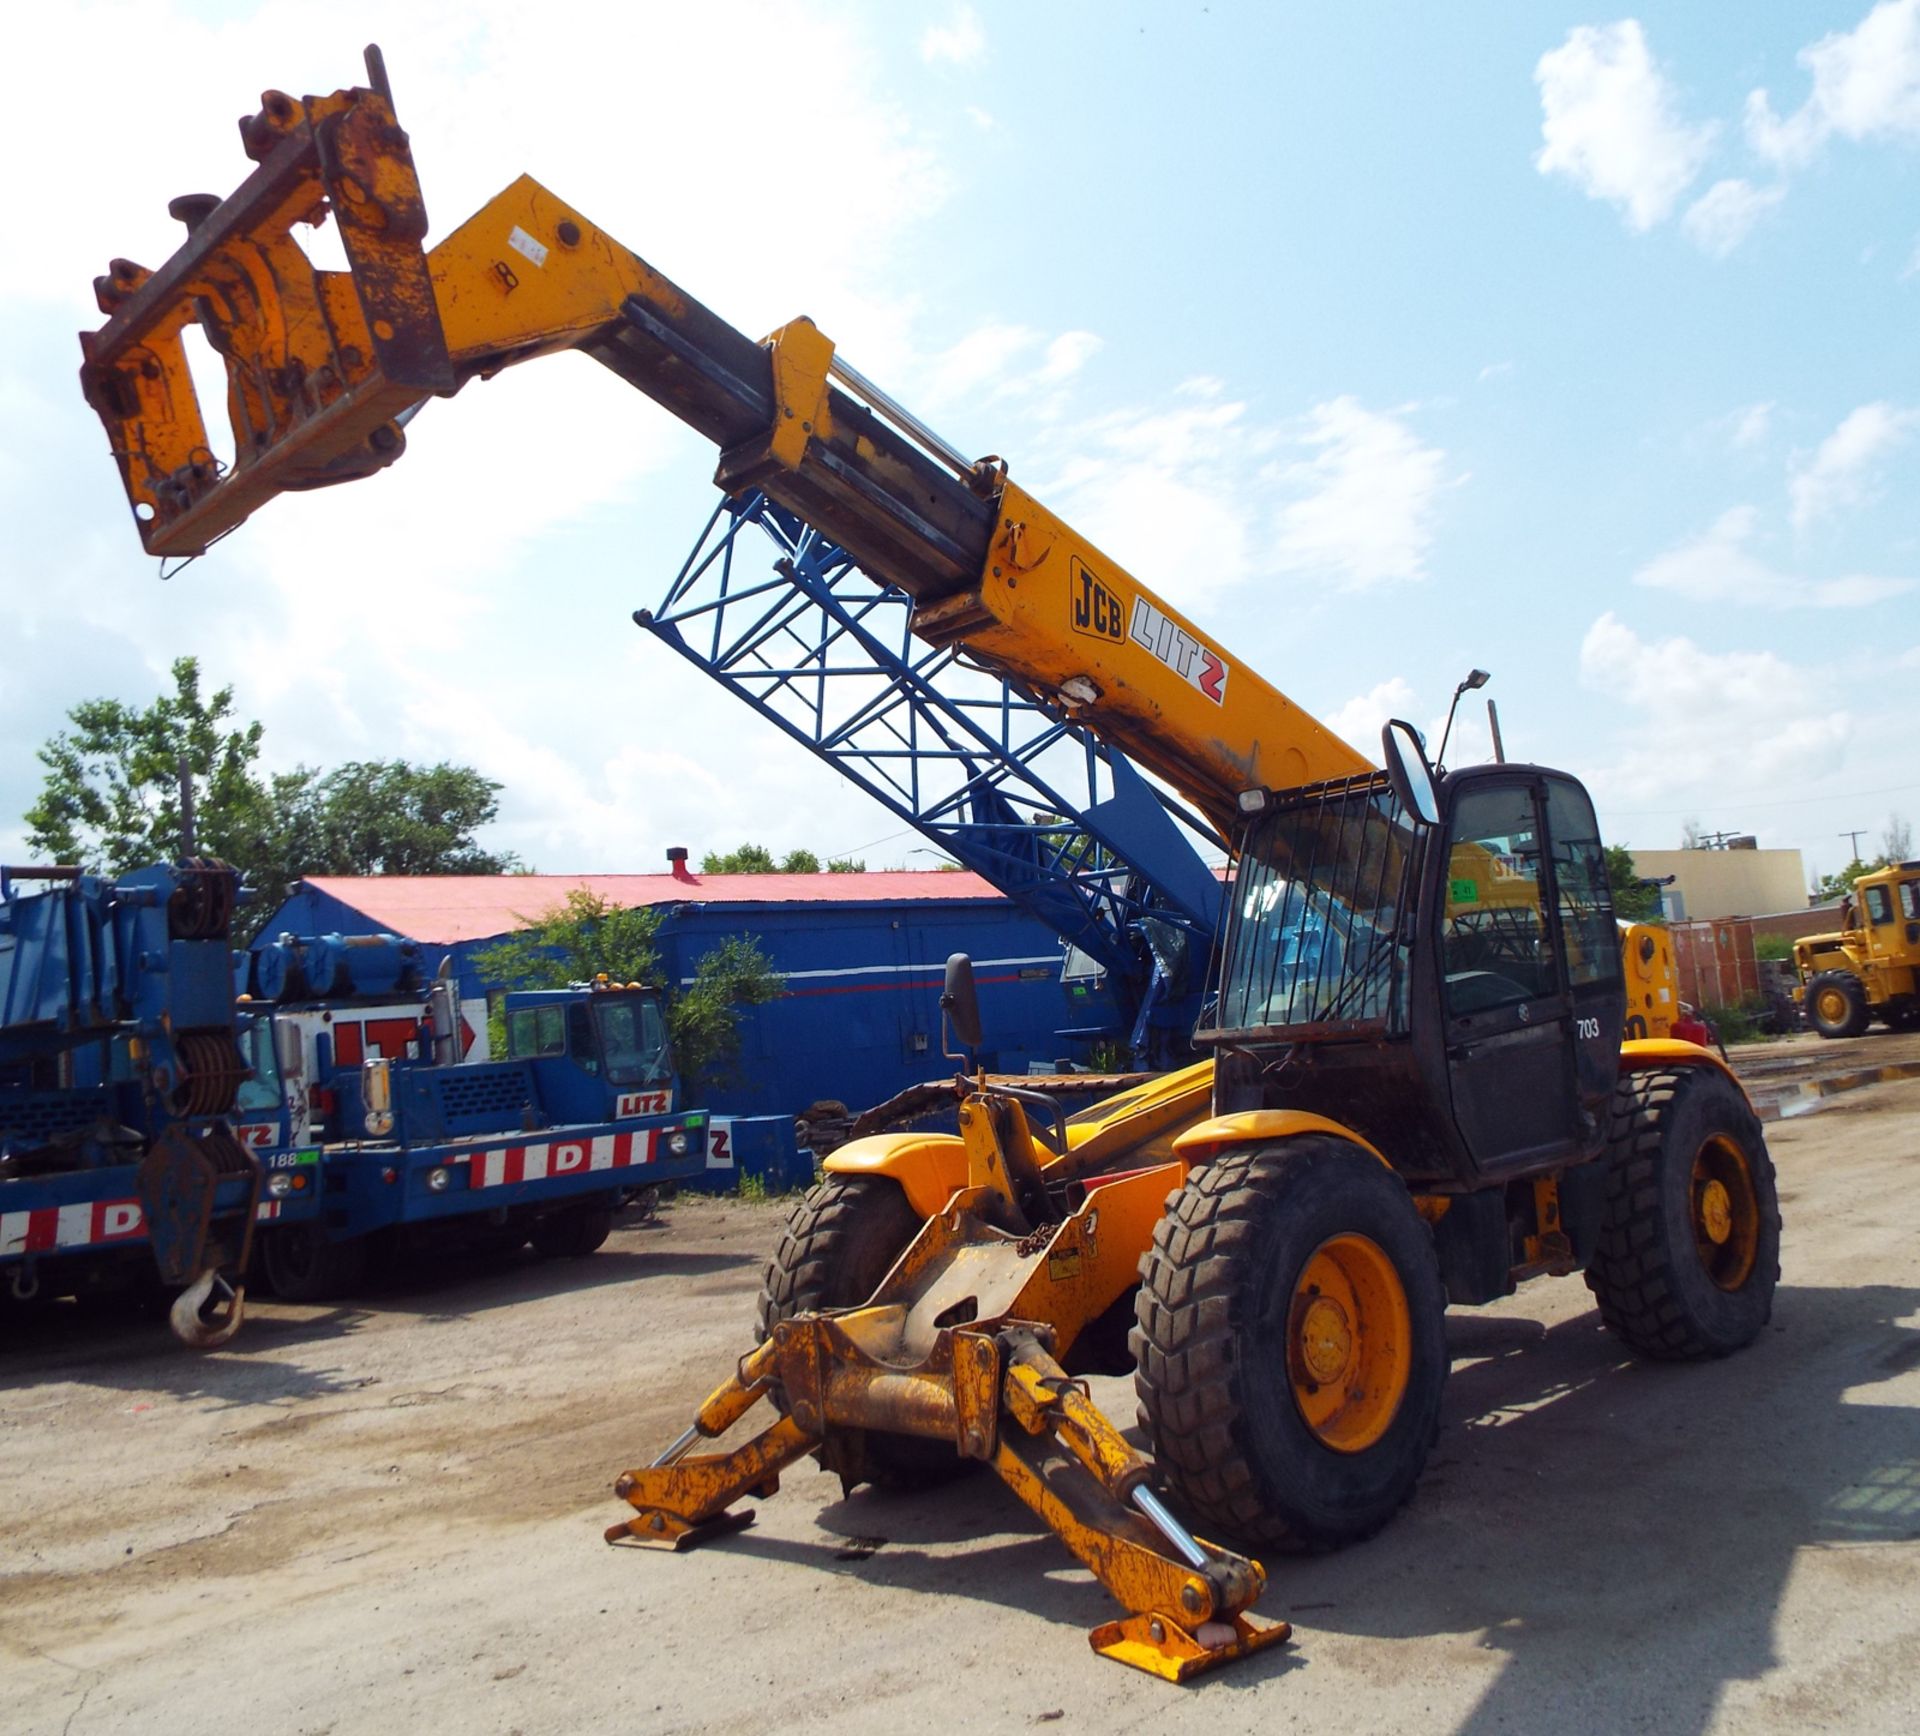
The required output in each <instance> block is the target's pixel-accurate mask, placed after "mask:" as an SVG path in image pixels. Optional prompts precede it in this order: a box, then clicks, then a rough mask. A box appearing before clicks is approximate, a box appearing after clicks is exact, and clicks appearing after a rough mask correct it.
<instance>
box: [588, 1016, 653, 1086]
mask: <svg viewBox="0 0 1920 1736" xmlns="http://www.w3.org/2000/svg"><path fill="white" fill-rule="evenodd" d="M593 1010H594V1014H595V1016H596V1017H597V1019H598V1020H599V1023H600V1049H601V1053H602V1054H604V1055H605V1056H606V1061H607V1083H608V1084H610V1085H655V1084H658V1083H660V1082H661V1081H662V1080H664V1079H665V1078H666V1076H667V1025H666V1020H665V1018H664V1017H663V1016H662V1014H661V1011H660V1003H659V1002H658V1001H656V1000H638V999H627V998H625V997H623V998H621V999H619V1000H607V1001H596V1002H595V1003H594V1008H593Z"/></svg>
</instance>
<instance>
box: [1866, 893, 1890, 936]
mask: <svg viewBox="0 0 1920 1736" xmlns="http://www.w3.org/2000/svg"><path fill="white" fill-rule="evenodd" d="M1892 920H1893V897H1892V894H1890V893H1889V892H1888V891H1887V889H1886V887H1884V886H1869V887H1868V888H1867V921H1868V922H1870V923H1872V924H1874V925H1875V926H1876V927H1877V926H1878V925H1879V924H1881V923H1883V922H1891V921H1892Z"/></svg>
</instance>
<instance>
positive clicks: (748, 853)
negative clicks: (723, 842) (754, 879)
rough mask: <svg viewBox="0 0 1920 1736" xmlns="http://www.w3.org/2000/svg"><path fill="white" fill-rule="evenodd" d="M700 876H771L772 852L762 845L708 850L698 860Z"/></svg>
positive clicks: (772, 869)
mask: <svg viewBox="0 0 1920 1736" xmlns="http://www.w3.org/2000/svg"><path fill="white" fill-rule="evenodd" d="M700 872H701V873H702V874H773V873H776V872H777V870H776V869H775V867H774V865H773V852H772V851H771V850H769V849H768V848H767V847H766V846H765V845H764V844H742V845H741V846H740V848H739V849H737V850H725V851H721V850H709V851H708V852H707V853H706V854H705V855H704V856H702V857H701V858H700Z"/></svg>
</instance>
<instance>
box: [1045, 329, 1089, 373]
mask: <svg viewBox="0 0 1920 1736" xmlns="http://www.w3.org/2000/svg"><path fill="white" fill-rule="evenodd" d="M1099 349H1100V340H1099V339H1098V338H1097V337H1095V336H1094V334H1093V333H1092V332H1079V331H1075V332H1062V333H1061V334H1060V335H1059V336H1058V337H1057V338H1055V339H1054V340H1053V342H1052V343H1050V344H1048V345H1047V359H1046V360H1045V361H1044V362H1042V363H1041V365H1040V378H1041V379H1042V380H1044V381H1045V382H1046V383H1047V384H1048V385H1050V386H1053V385H1058V384H1059V383H1060V382H1061V381H1062V380H1067V379H1071V378H1072V377H1073V376H1074V375H1075V374H1077V373H1079V371H1080V370H1081V369H1082V368H1084V367H1085V366H1086V365H1087V363H1088V362H1090V361H1092V360H1093V358H1094V356H1095V355H1097V354H1098V353H1099Z"/></svg>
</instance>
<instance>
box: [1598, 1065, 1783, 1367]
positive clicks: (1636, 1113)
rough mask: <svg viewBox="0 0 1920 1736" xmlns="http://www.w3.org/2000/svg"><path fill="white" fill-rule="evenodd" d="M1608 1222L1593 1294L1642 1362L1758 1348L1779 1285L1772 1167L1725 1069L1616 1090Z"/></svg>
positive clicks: (1662, 1076)
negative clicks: (1754, 1345)
mask: <svg viewBox="0 0 1920 1736" xmlns="http://www.w3.org/2000/svg"><path fill="white" fill-rule="evenodd" d="M1613 1102H1614V1109H1613V1126H1612V1130H1611V1133H1610V1135H1609V1139H1608V1149H1607V1155H1606V1157H1605V1158H1604V1159H1603V1160H1602V1161H1604V1162H1605V1163H1606V1164H1607V1166H1608V1174H1607V1201H1606V1214H1605V1217H1604V1218H1603V1219H1602V1221H1601V1228H1600V1241H1599V1247H1598V1249H1597V1251H1596V1252H1595V1254H1594V1257H1593V1259H1592V1261H1591V1262H1590V1263H1589V1264H1588V1267H1587V1287H1588V1288H1589V1289H1590V1290H1591V1291H1592V1292H1593V1294H1594V1299H1595V1300H1596V1301H1597V1302H1598V1303H1599V1305H1600V1318H1601V1319H1602V1321H1604V1322H1605V1323H1606V1326H1607V1329H1608V1330H1609V1331H1610V1332H1612V1333H1613V1334H1614V1335H1615V1336H1616V1337H1618V1338H1620V1339H1621V1340H1623V1341H1624V1342H1625V1343H1626V1344H1628V1345H1629V1346H1631V1347H1632V1348H1633V1349H1634V1350H1635V1351H1637V1352H1638V1353H1639V1354H1640V1355H1642V1356H1647V1357H1653V1358H1655V1359H1656V1360H1659V1361H1663V1362H1696V1361H1701V1360H1704V1359H1705V1358H1708V1357H1715V1356H1726V1355H1729V1354H1730V1353H1731V1352H1733V1351H1736V1350H1739V1349H1740V1348H1741V1347H1742V1346H1744V1345H1747V1344H1750V1343H1752V1341H1753V1340H1754V1339H1755V1338H1756V1337H1757V1336H1758V1335H1759V1333H1760V1330H1761V1328H1762V1327H1764V1326H1765V1325H1766V1323H1767V1321H1768V1319H1769V1318H1770V1317H1771V1315H1772V1313H1773V1291H1774V1286H1775V1285H1776V1284H1777V1283H1778V1282H1779V1278H1780V1200H1779V1195H1778V1192H1777V1189H1776V1187H1775V1183H1774V1175H1773V1160H1772V1158H1771V1157H1769V1156H1768V1154H1767V1144H1766V1140H1765V1138H1764V1137H1763V1136H1762V1134H1761V1131H1760V1122H1759V1119H1758V1117H1756V1116H1755V1115H1754V1113H1753V1109H1752V1106H1751V1105H1750V1104H1749V1103H1748V1102H1747V1099H1746V1096H1745V1094H1744V1093H1743V1092H1742V1091H1741V1090H1740V1088H1739V1086H1737V1085H1736V1084H1735V1083H1734V1082H1733V1081H1732V1080H1731V1079H1729V1078H1728V1077H1727V1075H1726V1074H1724V1073H1722V1072H1721V1071H1720V1069H1719V1068H1717V1067H1683V1068H1677V1069H1675V1070H1673V1071H1671V1072H1658V1073H1634V1074H1629V1075H1628V1076H1627V1077H1626V1078H1624V1079H1622V1080H1621V1081H1620V1083H1619V1085H1618V1087H1617V1088H1616V1089H1615V1092H1614V1100H1613Z"/></svg>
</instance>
